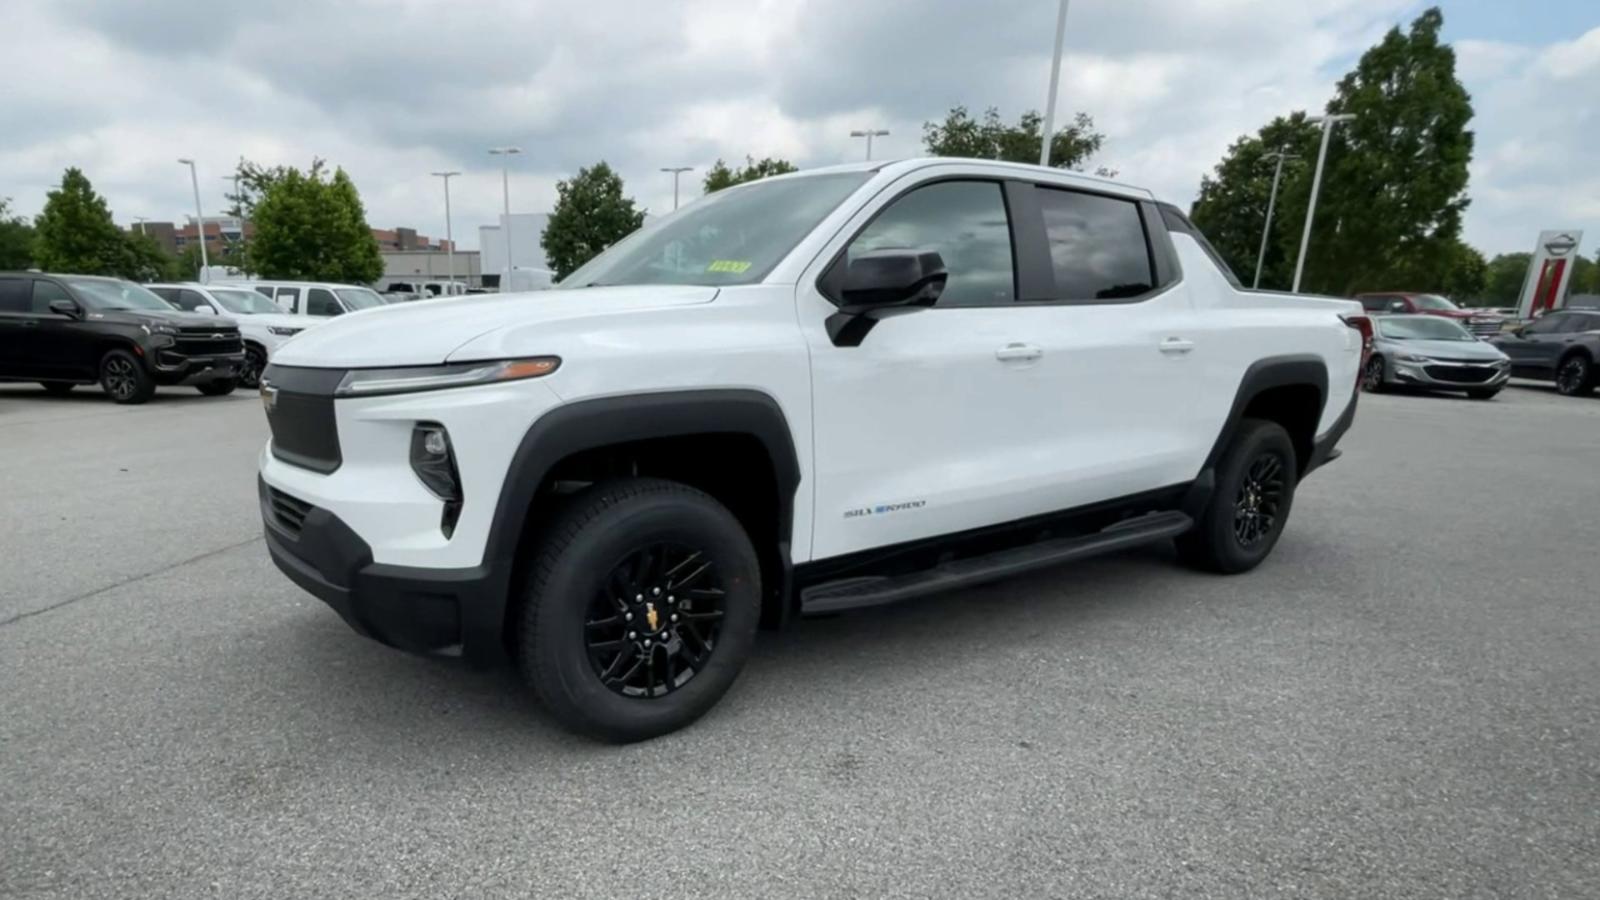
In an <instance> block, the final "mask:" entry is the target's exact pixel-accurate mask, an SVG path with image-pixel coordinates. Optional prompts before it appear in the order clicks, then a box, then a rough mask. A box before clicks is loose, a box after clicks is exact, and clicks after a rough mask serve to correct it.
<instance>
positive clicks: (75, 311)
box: [50, 300, 83, 319]
mask: <svg viewBox="0 0 1600 900" xmlns="http://www.w3.org/2000/svg"><path fill="white" fill-rule="evenodd" d="M50 311H51V312H53V313H55V314H56V315H58V316H70V317H72V318H74V319H76V318H77V317H78V316H79V315H81V314H82V313H83V310H81V309H79V308H78V304H77V303H74V302H73V301H71V300H51V301H50Z"/></svg>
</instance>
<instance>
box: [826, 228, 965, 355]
mask: <svg viewBox="0 0 1600 900" xmlns="http://www.w3.org/2000/svg"><path fill="white" fill-rule="evenodd" d="M949 278H950V274H949V272H947V271H946V270H945V267H944V259H943V258H942V257H940V256H939V254H938V253H937V252H936V251H933V250H908V249H888V250H871V251H868V252H866V253H863V254H861V255H860V256H857V257H856V258H855V259H853V260H850V264H849V268H848V269H846V270H845V272H844V275H843V278H842V279H841V282H842V283H840V284H839V286H838V297H839V301H840V303H839V311H838V312H836V313H834V314H833V315H831V316H829V317H828V320H827V323H826V324H827V327H828V337H829V338H830V339H832V341H833V343H834V345H835V346H838V347H855V346H858V345H860V343H861V340H862V339H863V338H865V337H866V336H867V332H869V331H871V330H872V326H873V325H875V324H876V323H877V321H878V320H879V319H880V318H882V317H884V316H887V315H893V314H895V313H902V312H911V311H913V310H918V309H926V308H927V307H930V306H932V305H934V304H935V303H937V302H938V300H939V295H940V294H942V293H943V292H944V286H945V283H946V282H947V281H948V280H949Z"/></svg>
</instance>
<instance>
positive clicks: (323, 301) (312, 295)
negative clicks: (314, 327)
mask: <svg viewBox="0 0 1600 900" xmlns="http://www.w3.org/2000/svg"><path fill="white" fill-rule="evenodd" d="M342 312H344V308H343V307H341V306H340V305H339V301H337V300H335V299H333V292H332V291H326V290H323V289H322V288H311V289H310V290H308V291H306V315H308V316H337V315H339V314H340V313H342Z"/></svg>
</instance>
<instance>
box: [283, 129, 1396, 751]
mask: <svg viewBox="0 0 1600 900" xmlns="http://www.w3.org/2000/svg"><path fill="white" fill-rule="evenodd" d="M1370 332H1371V328H1370V322H1369V321H1368V320H1367V319H1366V318H1365V317H1364V316H1363V315H1362V310H1361V307H1360V305H1359V304H1356V303H1353V302H1349V301H1340V300H1330V299H1318V298H1312V297H1303V296H1291V295H1284V294H1270V293H1264V292H1255V291H1248V290H1242V289H1240V287H1239V285H1238V282H1237V280H1236V279H1235V278H1234V277H1233V276H1232V275H1231V273H1230V272H1228V271H1227V269H1226V267H1225V266H1224V265H1223V264H1222V263H1221V262H1220V261H1219V259H1218V258H1217V256H1216V254H1215V252H1214V251H1212V250H1211V249H1210V247H1209V245H1208V244H1207V243H1206V242H1205V239H1204V238H1203V237H1201V236H1200V234H1199V233H1198V232H1197V231H1196V230H1195V229H1194V227H1193V226H1192V225H1191V224H1190V223H1189V221H1188V220H1187V219H1186V218H1185V217H1184V216H1183V214H1182V213H1180V212H1179V211H1178V210H1177V209H1175V208H1173V207H1172V206H1170V205H1167V204H1164V203H1160V202H1158V201H1156V200H1155V199H1154V198H1153V197H1152V196H1151V195H1150V193H1149V192H1148V191H1144V190H1141V189H1138V188H1133V187H1127V186H1124V185H1120V184H1116V183H1113V182H1110V181H1104V180H1100V179H1097V178H1091V177H1086V176H1082V175H1077V174H1073V173H1069V172H1062V171H1057V170H1053V169H1044V168H1037V167H1033V166H1024V165H1012V164H1006V163H995V162H984V161H976V160H956V159H923V160H913V161H906V162H873V163H868V164H862V165H847V166H838V167H833V168H827V169H819V170H815V171H811V172H807V173H800V174H794V175H785V176H780V177H775V178H768V179H765V180H762V181H759V182H755V183H752V184H748V185H743V186H740V187H735V188H731V189H728V190H724V191H720V192H717V193H714V194H711V195H709V196H707V197H705V198H703V199H701V200H700V201H698V202H696V203H694V204H692V205H690V206H687V207H685V208H683V209H682V210H680V211H678V212H676V213H674V214H673V215H670V216H666V217H664V218H662V219H661V220H659V221H657V222H653V223H651V224H650V225H649V226H647V227H645V228H644V229H642V230H640V231H638V232H636V233H635V234H633V235H632V236H630V237H629V238H627V239H626V240H624V241H622V242H621V243H619V244H617V245H616V246H614V247H612V248H611V249H609V250H607V251H606V252H605V253H603V254H601V255H600V256H598V257H597V258H595V259H594V260H592V261H591V262H590V263H588V264H587V265H586V266H584V267H583V268H581V269H579V270H578V271H577V272H575V273H573V274H572V275H570V276H569V277H568V278H567V279H566V280H564V281H563V282H562V283H561V284H560V285H559V287H558V289H557V290H554V291H549V292H544V293H538V294H529V295H525V296H504V295H502V296H493V297H485V298H481V299H480V298H465V299H460V300H454V301H451V302H449V303H425V304H408V305H405V306H394V307H387V308H384V309H381V310H375V311H372V312H367V313H363V314H362V315H358V316H348V317H343V318H340V319H335V320H332V321H330V322H329V323H328V324H326V325H323V326H320V327H318V328H317V329H315V330H313V331H308V332H306V333H305V334H303V335H301V336H300V337H299V338H297V339H296V340H295V341H294V342H293V343H291V344H289V345H287V346H286V347H284V348H283V350H282V352H281V353H280V354H279V355H278V356H277V357H276V358H275V359H274V360H273V363H272V365H271V366H270V367H269V368H268V370H267V372H266V376H265V379H264V383H263V387H262V398H263V402H264V403H265V405H266V409H267V418H268V421H269V423H270V425H271V432H272V437H271V441H270V442H269V444H268V445H267V446H266V447H265V448H264V449H263V450H262V453H261V458H260V495H261V512H262V516H263V519H264V522H265V530H266V537H267V545H268V547H269V550H270V552H271V555H272V558H273V559H274V560H275V561H276V563H277V564H278V566H279V568H281V569H282V570H283V571H284V572H285V573H287V574H288V576H289V577H290V578H291V579H293V580H294V581H295V582H296V583H298V584H299V585H301V586H302V587H304V588H305V589H306V590H308V591H310V592H311V593H313V594H315V595H317V596H318V597H320V598H322V599H323V600H324V601H326V602H327V603H328V604H329V605H331V606H332V607H333V608H334V609H335V610H337V611H338V612H339V614H340V615H341V616H343V617H344V618H345V619H346V620H347V621H348V622H349V624H351V625H352V626H353V627H354V628H355V629H356V630H358V631H360V632H362V633H364V634H366V635H369V636H371V637H373V638H376V639H378V640H380V641H382V642H384V643H386V644H390V645H392V646H396V647H400V648H403V649H406V650H411V651H415V652H421V653H428V654H436V655H450V656H464V657H466V658H467V659H468V660H470V661H474V662H492V661H494V660H499V659H505V658H507V657H509V658H510V659H513V660H515V662H516V663H517V664H518V665H519V667H520V669H521V671H522V673H523V674H524V676H525V677H526V680H527V682H528V684H529V685H530V687H531V688H532V689H533V690H534V691H535V692H536V693H537V694H538V696H539V697H540V698H541V699H542V700H543V701H544V703H545V704H547V706H548V707H549V708H550V710H551V711H552V712H553V713H554V715H555V716H556V717H557V718H558V719H559V720H561V721H562V722H563V723H565V724H567V725H568V726H570V727H572V728H575V729H578V730H580V731H583V732H586V733H589V734H592V735H595V736H598V737H601V738H603V739H607V740H615V741H627V740H638V739H642V738H647V737H650V736H653V735H658V734H662V733H664V732H667V731H670V730H672V729H675V728H679V727H681V726H683V725H685V724H687V723H689V722H691V721H693V720H694V719H695V718H696V717H698V716H699V715H701V714H702V713H704V712H705V711H706V710H707V709H709V708H710V707H711V706H712V705H713V704H714V703H716V701H717V700H718V699H719V698H720V697H721V696H722V694H723V693H724V692H725V691H726V690H727V689H728V687H729V685H730V684H731V683H732V682H733V680H734V678H735V676H736V675H737V674H738V672H739V670H740V668H741V666H742V665H743V664H744V662H745V659H746V657H747V655H748V653H749V652H750V648H751V643H752V641H753V640H754V638H755V635H756V632H757V628H758V625H761V624H765V625H767V626H769V627H775V626H778V625H781V624H783V623H785V622H786V621H788V620H790V619H791V618H793V617H794V616H796V615H800V614H805V613H818V612H836V611H840V610H845V609H849V608H854V607H861V606H869V605H875V604H881V603H888V602H892V601H899V600H902V599H906V598H910V597H913V596H917V595H921V594H926V593H929V592H932V591H939V590H948V589H952V588H960V587H963V586H966V585H971V584H975V583H978V582H982V581H986V580H992V579H997V578H1001V577H1005V576H1009V575H1012V574H1015V573H1018V572H1023V571H1027V570H1031V569H1035V568H1039V567H1043V566H1049V565H1055V564H1058V563H1062V562H1065V561H1069V560H1074V559H1079V558H1082V557H1085V556H1089V555H1091V554H1096V553H1103V552H1107V551H1113V550H1118V549H1121V548H1125V547H1129V546H1132V545H1136V544H1140V543H1144V542H1150V541H1161V540H1175V541H1176V542H1177V546H1178V549H1179V552H1180V555H1181V557H1182V558H1183V559H1184V560H1186V561H1188V562H1190V563H1192V564H1194V565H1196V566H1199V567H1202V568H1205V569H1209V570H1213V571H1220V572H1242V571H1245V570H1248V569H1250V568H1252V567H1254V566H1255V565H1256V564H1257V563H1259V562H1260V561H1261V560H1262V559H1263V558H1264V557H1265V556H1266V555H1267V554H1268V552H1270V550H1271V549H1272V547H1273V544H1274V543H1275V542H1276V541H1277V540H1278V539H1279V537H1280V535H1281V534H1282V532H1283V529H1284V526H1285V524H1286V522H1287V520H1288V516H1289V511H1290V507H1291V504H1292V502H1293V499H1294V491H1295V486H1296V484H1297V483H1298V482H1299V481H1300V479H1302V478H1304V477H1305V476H1306V475H1307V474H1309V473H1310V472H1311V471H1312V470H1314V469H1316V468H1317V467H1318V466H1320V465H1322V464H1323V463H1324V462H1326V461H1328V460H1329V459H1330V458H1332V457H1333V455H1334V454H1335V450H1334V445H1335V444H1336V442H1337V441H1338V440H1339V438H1340V436H1341V435H1342V434H1344V432H1345V430H1346V429H1347V428H1348V427H1349V425H1350V422H1351V419H1352V417H1353V416H1354V413H1355V407H1356V387H1357V381H1358V374H1359V372H1360V370H1361V362H1362V355H1363V352H1364V348H1365V347H1366V346H1367V345H1368V343H1369V341H1370Z"/></svg>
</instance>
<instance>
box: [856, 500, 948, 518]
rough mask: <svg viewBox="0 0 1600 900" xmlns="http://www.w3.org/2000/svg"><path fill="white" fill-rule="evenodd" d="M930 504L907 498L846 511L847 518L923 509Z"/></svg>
mask: <svg viewBox="0 0 1600 900" xmlns="http://www.w3.org/2000/svg"><path fill="white" fill-rule="evenodd" d="M927 505H928V501H926V500H907V501H906V502H904V503H881V504H879V505H877V506H861V507H857V508H856V509H847V510H845V511H844V517H845V518H846V519H855V518H859V517H861V516H881V515H883V514H884V513H892V512H901V511H902V510H907V509H921V508H923V507H924V506H927Z"/></svg>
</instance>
